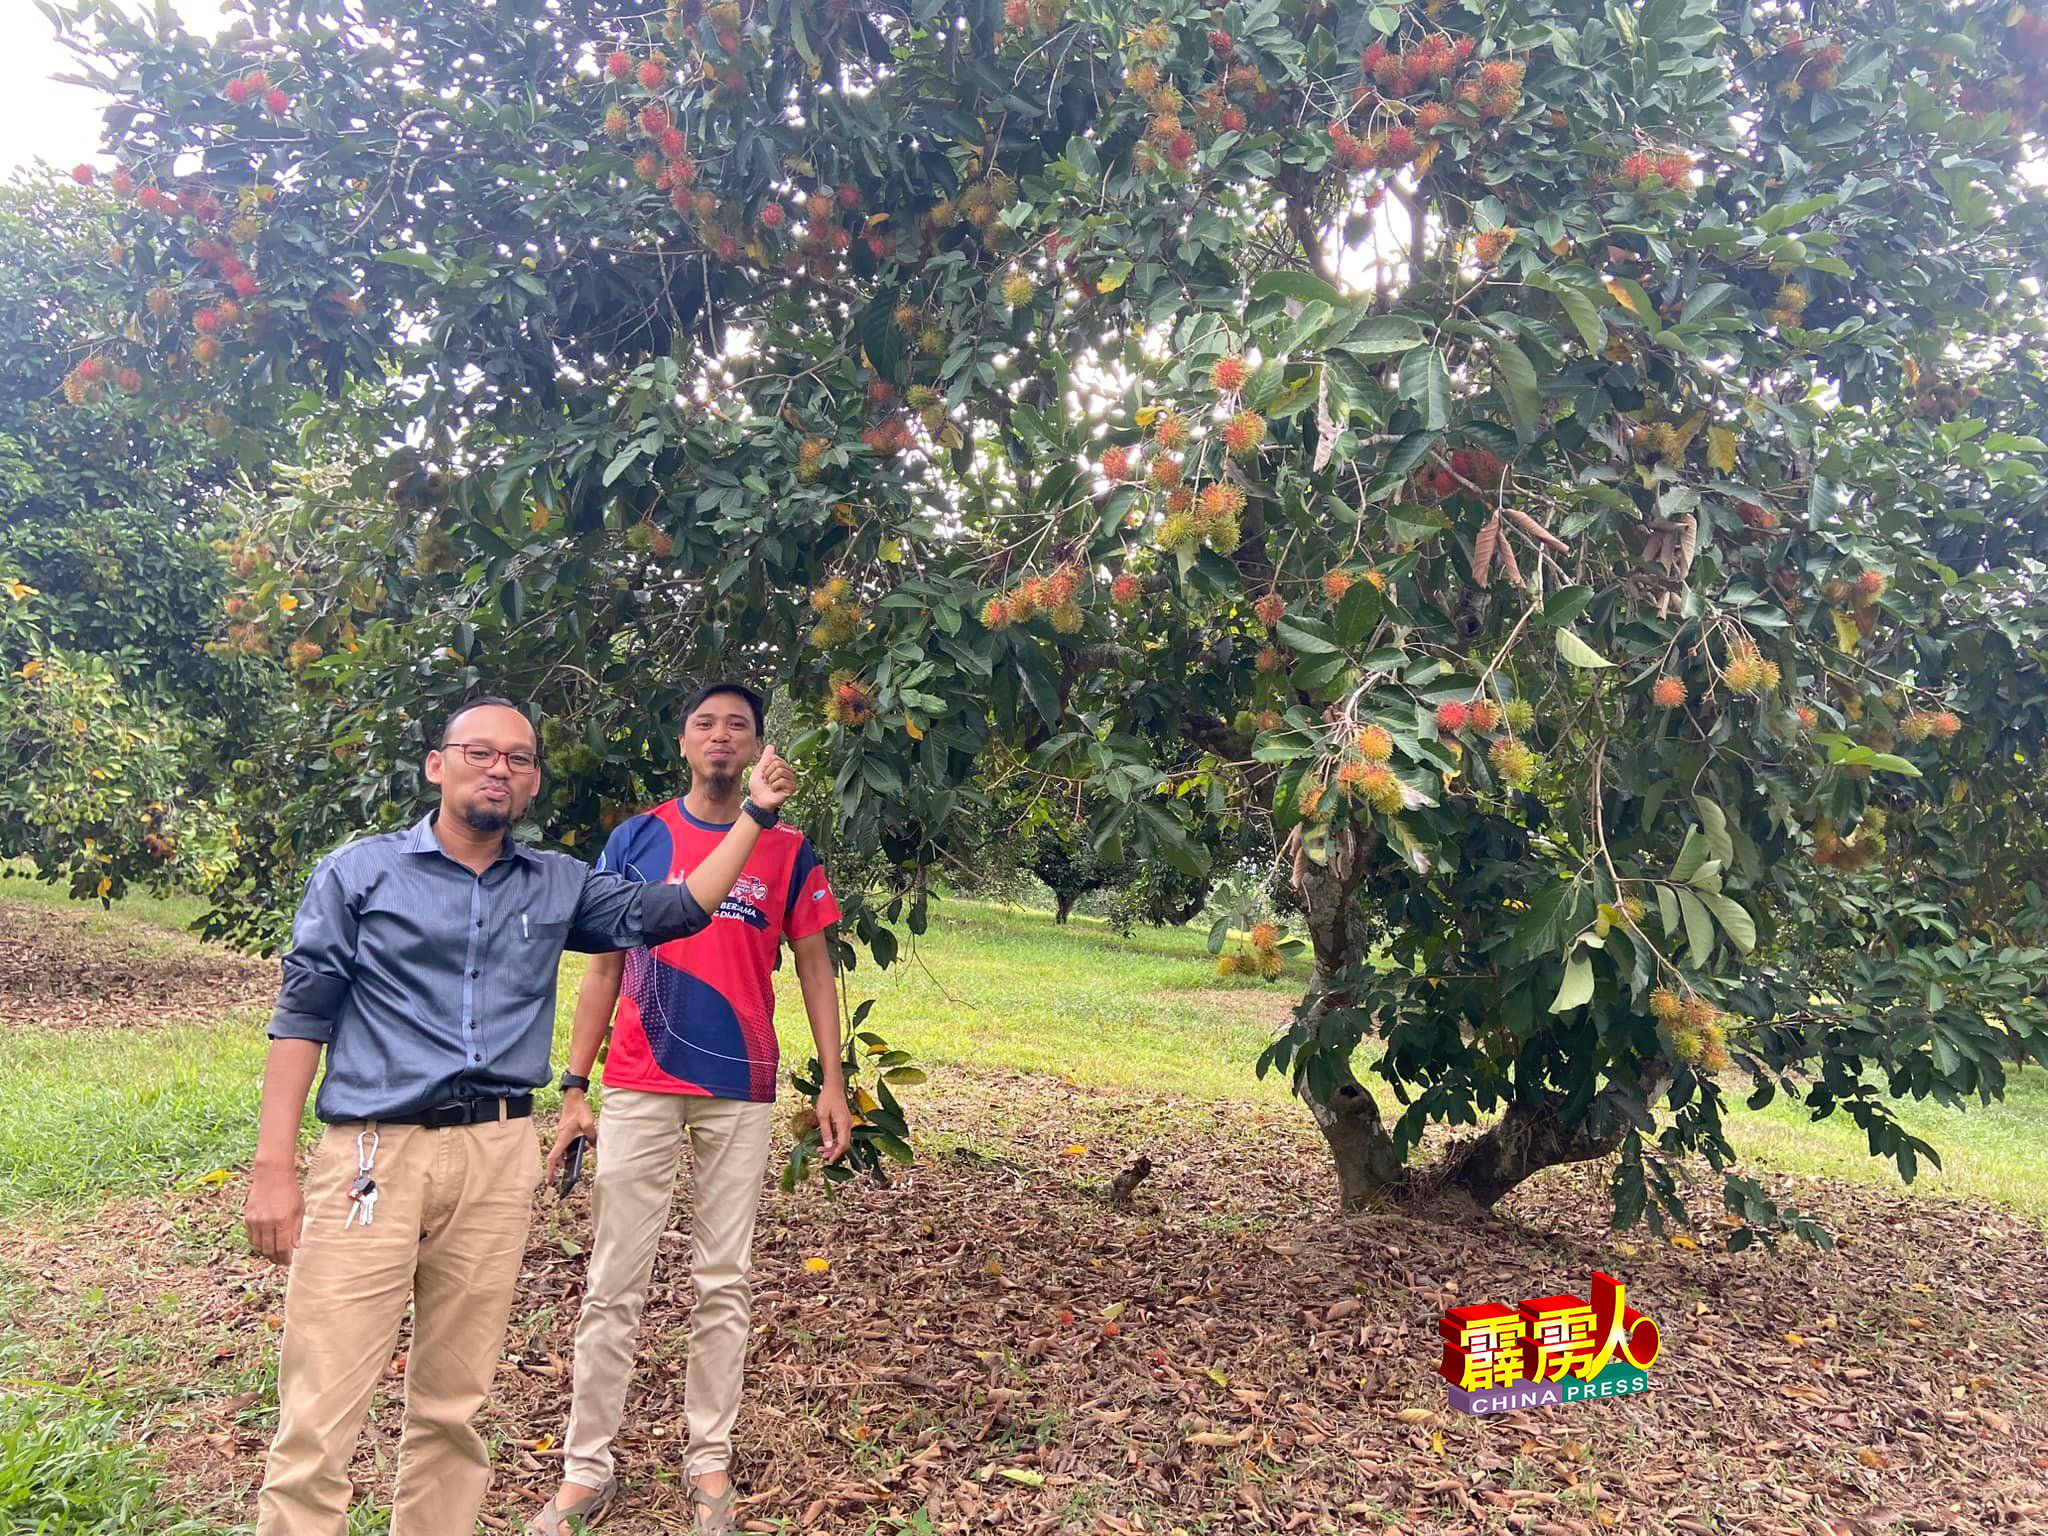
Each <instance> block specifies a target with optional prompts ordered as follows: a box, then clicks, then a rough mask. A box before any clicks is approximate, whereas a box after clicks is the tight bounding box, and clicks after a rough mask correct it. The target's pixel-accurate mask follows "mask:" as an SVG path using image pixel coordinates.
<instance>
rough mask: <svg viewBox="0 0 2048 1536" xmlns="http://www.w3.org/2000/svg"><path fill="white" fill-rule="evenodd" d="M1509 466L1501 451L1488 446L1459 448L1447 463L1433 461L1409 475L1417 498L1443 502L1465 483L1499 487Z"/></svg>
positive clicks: (1411, 486)
mask: <svg viewBox="0 0 2048 1536" xmlns="http://www.w3.org/2000/svg"><path fill="white" fill-rule="evenodd" d="M1507 472H1508V467H1507V465H1506V464H1505V463H1504V462H1502V460H1501V457H1500V455H1499V454H1497V453H1494V452H1492V451H1491V450H1489V449H1486V448H1459V449H1457V450H1455V451H1454V452H1453V453H1452V454H1451V461H1450V463H1449V464H1448V465H1444V464H1432V465H1428V466H1426V467H1424V468H1422V469H1418V470H1417V471H1416V472H1415V473H1414V474H1413V475H1412V476H1411V477H1410V478H1409V482H1408V484H1409V489H1410V490H1411V491H1412V492H1413V494H1414V496H1415V498H1416V499H1417V500H1418V501H1442V500H1444V499H1445V498H1446V497H1448V496H1455V495H1456V494H1457V493H1458V492H1459V491H1462V490H1465V489H1466V488H1467V485H1466V482H1468V481H1469V482H1470V483H1471V484H1472V485H1476V486H1478V487H1479V488H1480V489H1481V490H1485V491H1491V490H1496V489H1498V488H1499V486H1500V483H1501V481H1502V480H1503V479H1505V478H1506V477H1507Z"/></svg>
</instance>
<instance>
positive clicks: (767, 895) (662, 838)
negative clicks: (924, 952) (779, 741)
mask: <svg viewBox="0 0 2048 1536" xmlns="http://www.w3.org/2000/svg"><path fill="white" fill-rule="evenodd" d="M728 830H729V827H728V826H721V825H718V824H716V823H713V822H708V821H699V820H698V819H697V818H696V817H694V816H692V815H691V814H690V813H689V812H688V811H686V810H684V809H683V804H682V802H681V801H680V800H670V801H667V802H666V803H664V804H662V805H658V806H656V807H655V808H654V809H653V810H651V811H646V812H643V813H642V814H640V815H638V816H634V817H631V818H629V819H628V820H626V821H622V822H620V823H619V825H618V826H617V827H615V828H613V830H612V835H611V837H610V839H609V840H608V841H607V842H606V843H605V845H604V856H603V857H602V858H600V859H599V860H598V861H597V867H598V868H599V869H604V870H615V871H617V872H618V873H619V874H622V875H626V876H628V877H629V878H631V879H635V880H648V881H654V880H661V881H668V882H670V883H674V882H678V881H681V880H682V879H684V877H685V876H687V875H688V873H689V872H690V871H691V870H693V869H695V868H696V867H697V866H698V864H700V863H701V862H702V861H703V860H704V859H705V858H706V857H707V856H709V854H710V853H711V851H712V849H714V848H716V847H717V846H718V844H719V842H720V840H721V839H723V838H724V836H725V834H726V832H727V831H728ZM837 921H839V903H838V901H837V899H836V898H834V896H833V895H832V887H831V886H830V885H828V884H827V883H826V881H825V866H824V865H823V864H822V863H820V862H819V860H818V854H817V850H816V849H814V848H812V847H811V840H810V839H809V838H807V837H805V836H804V835H803V833H801V832H799V831H797V830H796V829H795V828H793V827H785V826H774V827H769V828H768V829H767V830H765V831H764V832H762V834H761V838H760V841H759V842H757V843H756V844H755V845H754V851H753V853H752V854H751V855H749V856H748V859H747V864H746V868H745V869H743V870H742V871H741V872H740V877H739V879H737V880H736V881H734V882H733V887H732V893H731V894H730V895H728V896H727V897H726V898H725V900H724V901H722V902H720V903H719V905H718V910H717V911H716V912H714V913H712V914H711V926H710V927H708V928H706V929H705V930H704V931H703V932H702V933H696V934H692V935H691V936H690V937H689V938H687V939H672V940H670V941H669V942H668V943H666V944H662V945H659V946H657V947H655V948H653V949H644V948H643V949H636V950H633V951H631V952H630V953H629V954H628V955H627V956H626V974H625V980H624V983H623V985H622V986H621V988H620V990H619V1011H618V1014H617V1016H616V1017H614V1019H613V1020H612V1044H611V1051H610V1054H609V1055H607V1056H606V1058H605V1064H604V1085H605V1086H606V1087H607V1088H631V1089H635V1090H639V1091H642V1092H648V1093H694V1094H701V1095H704V1096H705V1097H708V1098H715V1099H747V1100H751V1101H753V1102H755V1103H769V1102H771V1101H773V1099H774V1098H775V1068H776V1045H775V984H774V971H775V960H776V954H777V951H778V950H779V949H780V948H781V946H782V940H783V939H784V937H788V938H790V939H801V938H804V937H806V936H808V935H810V934H813V933H817V932H819V931H820V930H821V929H824V928H828V927H830V926H831V925H832V924H833V923H836V922H837Z"/></svg>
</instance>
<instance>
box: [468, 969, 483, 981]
mask: <svg viewBox="0 0 2048 1536" xmlns="http://www.w3.org/2000/svg"><path fill="white" fill-rule="evenodd" d="M469 974H470V977H471V979H472V980H473V979H475V978H476V977H478V976H481V975H483V972H482V971H471V972H470V973H469Z"/></svg>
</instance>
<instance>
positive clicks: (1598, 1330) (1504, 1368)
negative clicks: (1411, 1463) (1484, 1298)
mask: <svg viewBox="0 0 2048 1536" xmlns="http://www.w3.org/2000/svg"><path fill="white" fill-rule="evenodd" d="M1625 1297H1626V1287H1624V1286H1623V1285H1622V1283H1621V1282H1620V1281H1619V1280H1616V1279H1615V1278H1614V1277H1613V1276H1611V1275H1603V1274H1602V1273H1600V1271H1598V1270H1595V1271H1593V1299H1592V1300H1591V1301H1590V1302H1586V1301H1581V1300H1580V1299H1579V1298H1578V1297H1576V1296H1543V1297H1539V1298H1538V1299H1537V1300H1535V1301H1525V1302H1523V1303H1522V1305H1521V1307H1520V1308H1519V1309H1517V1308H1513V1307H1503V1306H1500V1305H1497V1304H1496V1303H1493V1302H1485V1303H1482V1304H1481V1305H1479V1306H1473V1307H1455V1308H1453V1309H1452V1310H1451V1311H1449V1312H1446V1313H1445V1314H1444V1315H1443V1320H1442V1321H1441V1322H1439V1323H1438V1324H1437V1332H1438V1333H1440V1334H1442V1335H1443V1341H1444V1363H1443V1364H1442V1366H1440V1367H1439V1368H1438V1371H1437V1374H1438V1375H1440V1376H1442V1377H1443V1378H1444V1380H1445V1381H1447V1382H1449V1383H1450V1384H1451V1406H1452V1407H1453V1408H1456V1409H1457V1410H1458V1411H1459V1412H1460V1413H1506V1412H1508V1411H1510V1410H1512V1409H1516V1408H1540V1407H1542V1406H1544V1405H1546V1404H1549V1403H1578V1402H1584V1401H1586V1400H1587V1399H1588V1398H1594V1397H1626V1396H1629V1395H1632V1394H1634V1393H1637V1392H1647V1391H1648V1390H1649V1388H1650V1377H1649V1369H1650V1366H1651V1365H1652V1364H1653V1363H1654V1362H1655V1361H1656V1359H1657V1351H1658V1349H1659V1347H1660V1345H1661V1342H1662V1341H1661V1339H1660V1337H1659V1335H1658V1332H1657V1325H1656V1324H1655V1323H1653V1322H1651V1321H1650V1319H1648V1318H1647V1317H1645V1316H1643V1314H1642V1313H1640V1312H1638V1311H1636V1310H1635V1308H1633V1307H1631V1306H1629V1305H1628V1304H1627V1301H1626V1299H1625Z"/></svg>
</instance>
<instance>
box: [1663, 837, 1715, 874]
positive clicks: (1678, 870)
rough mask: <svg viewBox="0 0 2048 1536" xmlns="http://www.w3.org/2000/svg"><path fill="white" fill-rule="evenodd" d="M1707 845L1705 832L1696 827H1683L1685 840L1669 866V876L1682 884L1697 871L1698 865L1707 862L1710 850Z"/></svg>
mask: <svg viewBox="0 0 2048 1536" xmlns="http://www.w3.org/2000/svg"><path fill="white" fill-rule="evenodd" d="M1711 851H1712V850H1710V849H1709V848H1708V847H1707V838H1706V834H1705V833H1704V832H1702V831H1701V830H1700V829H1699V828H1698V827H1687V828H1686V829H1685V842H1684V843H1683V844H1682V845H1681V846H1680V848H1679V850H1678V858H1677V860H1676V861H1675V862H1674V863H1673V864H1672V866H1671V878H1672V879H1674V880H1676V881H1677V882H1678V883H1679V884H1681V885H1683V884H1685V883H1687V882H1688V881H1690V880H1691V879H1692V877H1693V876H1694V875H1696V874H1698V873H1699V869H1700V866H1701V865H1702V864H1704V863H1706V862H1707V855H1708V854H1709V853H1710V852H1711Z"/></svg>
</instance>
